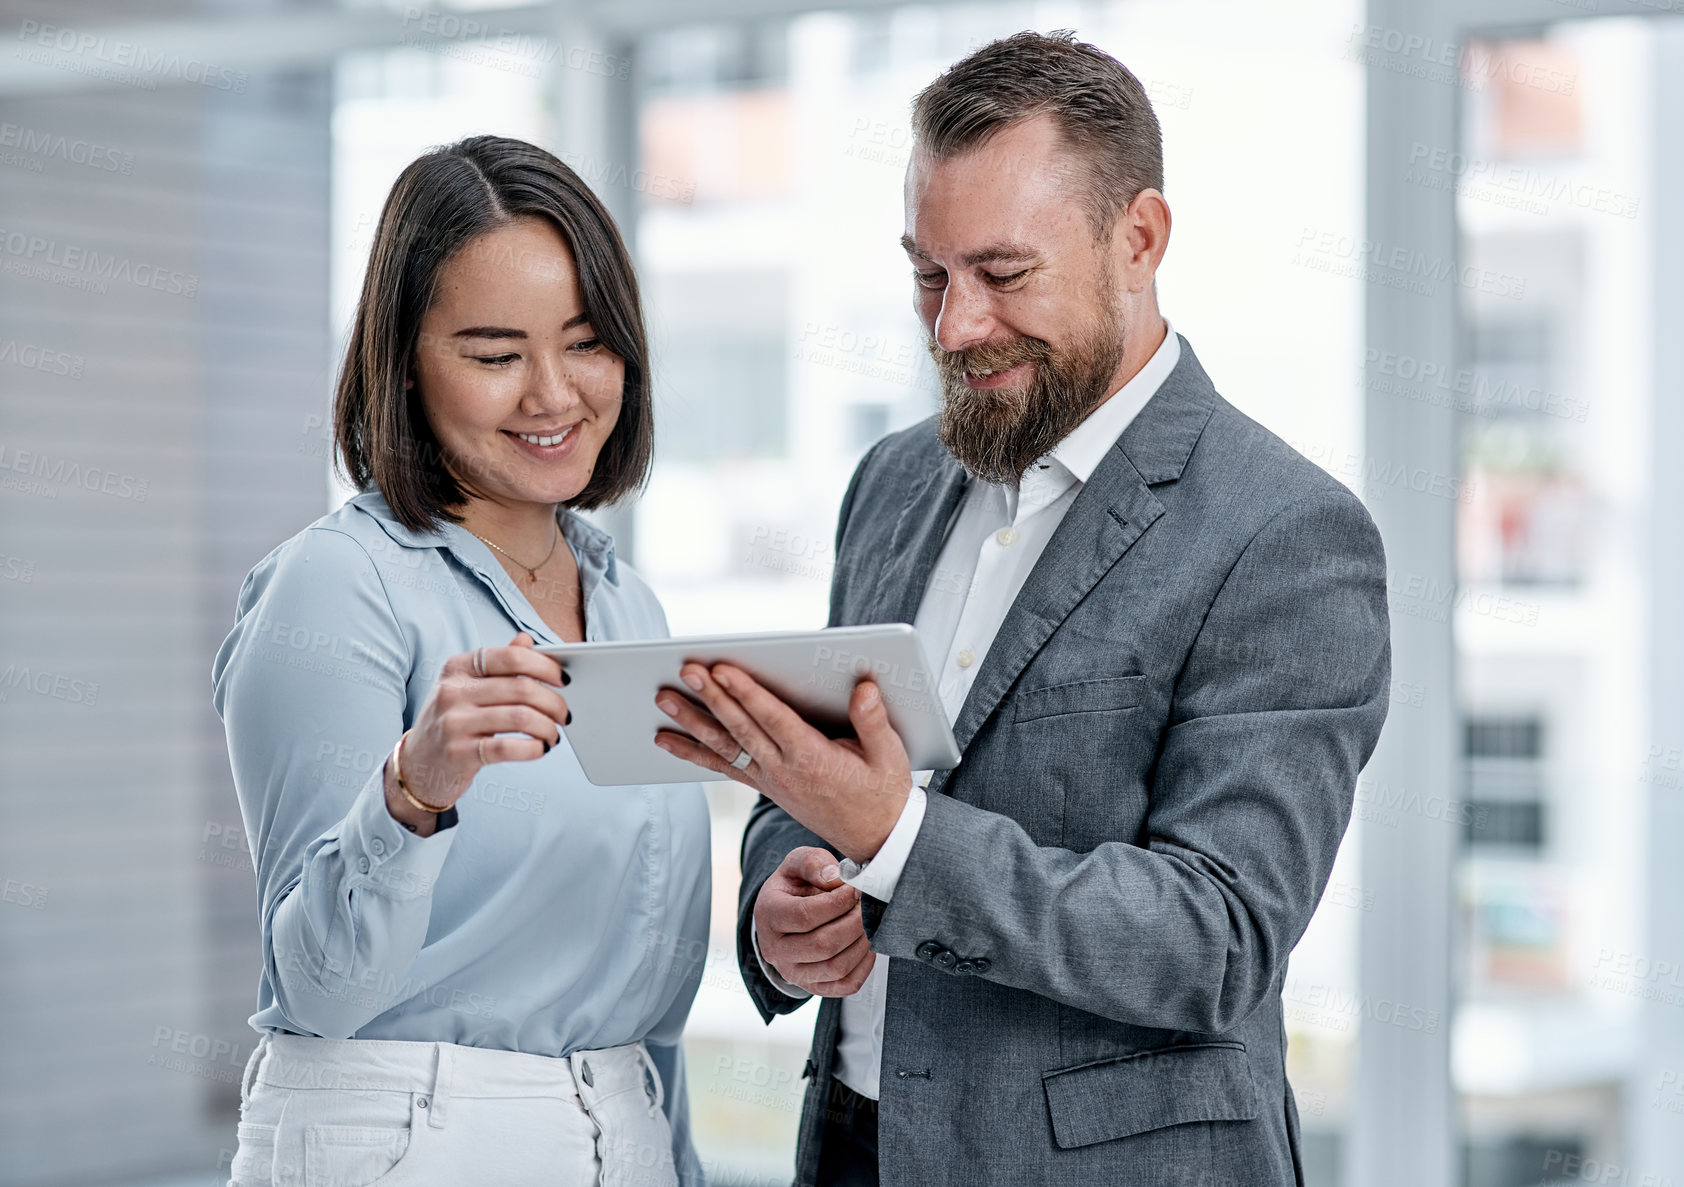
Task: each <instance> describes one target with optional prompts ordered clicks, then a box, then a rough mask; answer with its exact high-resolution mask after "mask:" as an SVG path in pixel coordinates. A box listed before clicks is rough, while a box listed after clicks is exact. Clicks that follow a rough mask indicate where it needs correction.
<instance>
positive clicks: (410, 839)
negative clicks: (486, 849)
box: [339, 766, 457, 899]
mask: <svg viewBox="0 0 1684 1187" xmlns="http://www.w3.org/2000/svg"><path fill="white" fill-rule="evenodd" d="M456 821H457V814H456V809H455V808H454V807H452V808H450V809H449V810H448V811H446V812H440V813H439V824H438V829H437V831H435V832H434V833H433V835H432V836H430V837H423V836H420V835H419V834H417V833H412V832H410V831H409V830H408V829H406V828H405V827H404V826H403V825H402V824H400V823H399V822H398V821H397V819H396V818H395V817H394V816H393V815H392V814H391V812H390V811H388V810H387V808H386V773H385V768H384V766H382V767H381V768H379V769H377V770H376V771H375V772H374V774H373V775H371V776H369V780H368V782H367V783H366V784H364V785H363V789H362V792H361V793H360V794H359V795H358V796H357V800H356V803H354V804H353V805H352V806H351V811H350V813H349V814H348V815H347V816H346V817H345V825H344V828H343V829H342V830H341V831H340V834H339V847H340V851H341V853H343V854H344V857H345V861H346V863H347V865H348V866H349V867H350V869H351V870H352V871H353V872H354V873H356V874H361V875H362V878H361V880H360V884H361V885H362V886H365V887H367V888H369V889H370V890H374V891H376V892H378V893H380V894H384V895H387V896H388V897H390V898H394V899H409V898H424V897H426V896H427V895H430V894H432V892H433V884H434V883H435V882H436V881H437V880H438V876H439V871H440V870H441V869H443V868H444V860H445V857H446V855H448V854H449V852H450V846H451V842H452V841H454V840H455V838H456V829H455V827H454V826H455V824H456Z"/></svg>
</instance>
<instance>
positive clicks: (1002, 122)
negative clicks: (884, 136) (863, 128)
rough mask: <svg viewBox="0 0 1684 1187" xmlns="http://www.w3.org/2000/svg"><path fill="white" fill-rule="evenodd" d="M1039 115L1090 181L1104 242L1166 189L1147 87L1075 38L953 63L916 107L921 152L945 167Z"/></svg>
mask: <svg viewBox="0 0 1684 1187" xmlns="http://www.w3.org/2000/svg"><path fill="white" fill-rule="evenodd" d="M1038 115H1047V116H1051V117H1052V119H1053V121H1054V123H1055V124H1056V125H1057V127H1058V129H1059V134H1060V135H1061V136H1062V137H1063V139H1064V142H1065V144H1066V146H1067V147H1068V148H1069V149H1070V150H1071V151H1072V152H1073V153H1074V154H1075V155H1076V157H1077V158H1078V159H1079V161H1080V162H1081V165H1082V167H1083V168H1084V170H1085V171H1086V173H1087V180H1086V189H1087V193H1086V194H1085V195H1084V201H1085V204H1086V205H1087V207H1088V216H1089V221H1090V222H1091V223H1092V225H1093V229H1094V234H1095V235H1096V236H1097V237H1100V238H1105V237H1107V236H1109V235H1110V233H1111V228H1112V227H1113V226H1114V225H1115V224H1116V221H1117V216H1118V215H1119V214H1121V213H1122V211H1123V210H1124V209H1125V208H1126V207H1127V206H1128V204H1129V203H1130V202H1132V201H1134V199H1135V196H1136V195H1137V194H1139V193H1140V191H1141V190H1144V189H1154V190H1160V191H1161V190H1162V189H1163V188H1164V147H1163V135H1162V133H1161V132H1160V131H1159V128H1158V117H1157V115H1156V114H1155V113H1154V112H1153V111H1152V102H1151V100H1150V99H1148V98H1147V96H1146V88H1145V87H1143V86H1141V85H1140V80H1139V79H1138V78H1136V77H1135V76H1134V75H1133V74H1131V73H1130V72H1129V70H1128V68H1127V67H1126V66H1124V65H1123V64H1122V63H1121V62H1119V61H1117V59H1116V58H1113V57H1112V56H1111V55H1110V54H1108V53H1106V52H1105V51H1104V50H1102V49H1099V48H1098V47H1096V46H1093V45H1089V44H1088V43H1087V42H1085V41H1077V40H1076V35H1075V34H1074V33H1072V32H1071V31H1070V30H1068V29H1055V30H1054V31H1053V32H1052V33H1047V34H1043V33H1035V32H1032V31H1028V30H1026V31H1024V32H1022V33H1014V34H1012V35H1011V36H1010V37H1003V38H1001V39H1000V40H998V41H991V42H989V43H988V44H987V45H985V46H983V47H982V48H981V49H979V50H977V51H976V52H975V53H973V54H971V55H970V56H969V57H968V58H964V59H962V60H960V61H958V62H956V63H954V64H953V65H952V66H951V67H949V68H948V70H947V71H946V72H945V73H943V74H942V75H940V76H939V77H938V78H937V79H936V80H935V81H934V82H932V83H931V84H930V85H929V86H927V87H925V88H924V89H923V90H922V91H920V92H919V93H918V97H917V98H916V99H914V100H913V101H912V131H913V136H914V139H915V141H916V145H917V148H918V151H921V152H924V153H927V154H929V155H930V156H931V157H933V158H934V159H936V160H938V161H939V160H945V159H947V158H950V157H954V156H957V155H959V154H961V153H965V152H969V151H971V150H973V149H976V148H980V147H981V146H982V145H983V144H984V143H985V142H987V141H988V140H989V139H990V138H991V137H993V136H994V134H995V133H997V132H1000V131H1001V130H1003V129H1005V128H1007V127H1009V126H1010V125H1012V124H1015V123H1017V122H1018V121H1020V120H1025V119H1029V118H1031V117H1034V116H1038Z"/></svg>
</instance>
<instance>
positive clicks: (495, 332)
mask: <svg viewBox="0 0 1684 1187" xmlns="http://www.w3.org/2000/svg"><path fill="white" fill-rule="evenodd" d="M452 337H456V338H524V337H526V331H525V330H516V329H511V328H510V327H508V326H469V327H468V328H467V329H465V330H457V331H456V333H455V334H454V335H452Z"/></svg>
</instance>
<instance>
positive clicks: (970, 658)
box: [953, 647, 976, 668]
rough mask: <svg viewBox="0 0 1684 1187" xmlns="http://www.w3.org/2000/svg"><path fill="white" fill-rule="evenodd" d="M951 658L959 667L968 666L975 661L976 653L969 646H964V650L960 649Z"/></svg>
mask: <svg viewBox="0 0 1684 1187" xmlns="http://www.w3.org/2000/svg"><path fill="white" fill-rule="evenodd" d="M953 658H954V661H955V662H957V663H958V665H959V666H960V667H961V668H968V667H970V666H971V665H972V664H974V663H976V655H975V654H974V653H973V652H972V651H971V649H970V648H969V647H967V648H965V650H963V651H961V652H960V653H959V654H958V655H956V656H954V657H953Z"/></svg>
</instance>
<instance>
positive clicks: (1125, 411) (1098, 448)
mask: <svg viewBox="0 0 1684 1187" xmlns="http://www.w3.org/2000/svg"><path fill="white" fill-rule="evenodd" d="M1180 359H1181V344H1180V342H1179V341H1177V339H1176V337H1175V327H1174V326H1172V325H1170V324H1169V319H1168V318H1167V317H1166V318H1165V319H1164V340H1163V341H1162V342H1160V343H1159V344H1158V349H1157V350H1155V351H1153V352H1152V357H1151V358H1149V359H1147V360H1146V365H1145V366H1143V367H1141V368H1140V370H1138V371H1136V372H1135V373H1134V376H1133V377H1132V378H1130V379H1129V381H1128V382H1127V383H1125V384H1123V386H1122V387H1120V388H1118V389H1117V390H1116V391H1114V392H1112V393H1111V395H1110V396H1109V397H1108V398H1107V399H1105V400H1104V401H1102V402H1101V403H1100V404H1099V405H1098V406H1097V407H1096V408H1094V410H1093V411H1091V412H1089V413H1088V415H1087V416H1086V418H1084V419H1083V421H1082V423H1081V424H1079V425H1077V426H1076V427H1075V428H1073V429H1071V430H1070V432H1068V433H1067V434H1065V435H1064V437H1063V438H1062V439H1061V440H1060V441H1059V442H1058V444H1056V445H1054V446H1053V447H1052V448H1051V449H1049V450H1047V452H1046V453H1044V454H1042V455H1041V456H1040V457H1039V458H1037V459H1036V460H1035V461H1034V462H1033V463H1032V464H1031V465H1030V467H1029V468H1028V469H1027V470H1025V471H1024V472H1023V476H1022V477H1021V478H1019V479H1018V481H1017V485H1016V486H1015V487H1002V488H1001V493H1002V494H1003V495H1004V496H1005V501H1006V511H1007V514H1008V515H1009V516H1010V517H1011V518H1012V519H1013V520H1016V518H1017V516H1018V512H1019V509H1020V508H1021V509H1023V510H1024V511H1025V512H1028V511H1030V510H1037V509H1039V508H1041V507H1045V506H1048V505H1050V504H1052V503H1055V502H1057V501H1058V499H1059V497H1060V496H1061V495H1063V494H1064V492H1065V491H1067V490H1069V489H1070V488H1071V487H1072V486H1074V485H1076V484H1078V483H1084V482H1086V481H1087V480H1088V479H1089V478H1090V477H1092V475H1093V472H1094V470H1095V468H1096V467H1098V465H1099V463H1100V460H1101V459H1102V458H1104V457H1105V451H1106V450H1108V449H1110V448H1111V447H1112V446H1113V445H1115V444H1116V442H1117V438H1119V437H1121V436H1122V435H1123V430H1125V429H1127V428H1128V427H1129V425H1130V424H1131V423H1133V421H1134V418H1135V417H1136V416H1138V415H1139V414H1140V410H1141V409H1142V408H1144V407H1146V402H1147V401H1148V400H1150V399H1151V398H1152V397H1153V396H1154V395H1155V394H1157V391H1158V388H1160V387H1162V386H1163V382H1164V380H1165V379H1167V378H1169V373H1170V372H1171V371H1173V370H1175V364H1176V363H1177V362H1179V361H1180Z"/></svg>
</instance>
